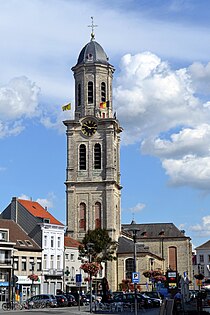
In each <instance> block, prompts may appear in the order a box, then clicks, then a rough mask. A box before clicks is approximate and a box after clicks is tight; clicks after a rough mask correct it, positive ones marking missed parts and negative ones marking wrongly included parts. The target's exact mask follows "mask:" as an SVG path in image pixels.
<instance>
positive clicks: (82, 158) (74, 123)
mask: <svg viewBox="0 0 210 315" xmlns="http://www.w3.org/2000/svg"><path fill="white" fill-rule="evenodd" d="M72 71H73V73H74V79H75V112H74V119H73V120H66V121H64V125H65V126H66V128H67V131H66V134H67V170H66V182H65V184H66V203H67V204H66V207H67V213H66V218H67V234H68V235H69V236H71V237H72V238H74V239H77V240H80V241H81V240H82V239H83V238H84V236H85V234H86V232H87V231H88V230H94V229H95V228H104V229H106V230H107V231H108V232H109V235H110V237H111V238H112V239H113V240H116V241H118V238H119V236H120V231H121V202H120V201H121V188H122V187H121V185H120V133H121V131H122V128H121V127H120V124H119V121H118V120H117V119H116V117H115V114H113V102H112V80H113V73H114V71H115V69H114V67H113V66H112V65H111V64H110V63H109V59H108V57H107V55H106V53H105V51H104V49H103V48H102V47H101V45H100V44H99V43H97V42H96V41H95V36H94V32H93V27H92V33H91V40H90V42H89V43H87V44H86V45H85V46H84V47H83V48H82V50H81V52H80V53H79V57H78V60H77V63H76V65H75V66H74V67H73V68H72ZM110 281H111V280H110Z"/></svg>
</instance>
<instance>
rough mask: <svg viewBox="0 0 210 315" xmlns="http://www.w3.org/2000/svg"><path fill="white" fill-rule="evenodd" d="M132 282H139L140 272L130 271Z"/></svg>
mask: <svg viewBox="0 0 210 315" xmlns="http://www.w3.org/2000/svg"><path fill="white" fill-rule="evenodd" d="M132 282H133V283H139V282H140V272H132Z"/></svg>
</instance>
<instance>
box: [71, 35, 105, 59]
mask: <svg viewBox="0 0 210 315" xmlns="http://www.w3.org/2000/svg"><path fill="white" fill-rule="evenodd" d="M84 63H102V64H108V58H107V55H106V53H105V51H104V50H103V48H102V47H101V45H100V44H99V43H97V42H96V41H94V40H92V41H90V42H89V43H87V44H86V45H85V46H84V47H83V48H82V50H81V52H80V54H79V57H78V60H77V65H79V64H84Z"/></svg>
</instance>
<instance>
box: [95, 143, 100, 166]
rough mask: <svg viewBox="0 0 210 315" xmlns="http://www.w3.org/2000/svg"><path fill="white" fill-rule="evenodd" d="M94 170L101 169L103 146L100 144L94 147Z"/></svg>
mask: <svg viewBox="0 0 210 315" xmlns="http://www.w3.org/2000/svg"><path fill="white" fill-rule="evenodd" d="M94 168H95V169H96V170H100V169H101V145H100V144H99V143H96V144H95V146H94Z"/></svg>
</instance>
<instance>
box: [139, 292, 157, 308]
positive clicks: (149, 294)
mask: <svg viewBox="0 0 210 315" xmlns="http://www.w3.org/2000/svg"><path fill="white" fill-rule="evenodd" d="M153 293H158V292H144V293H141V294H142V295H143V296H144V297H148V298H149V299H150V300H151V302H152V306H154V307H160V306H161V305H162V299H161V298H160V297H159V296H158V295H156V294H153ZM155 296H157V297H155Z"/></svg>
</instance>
